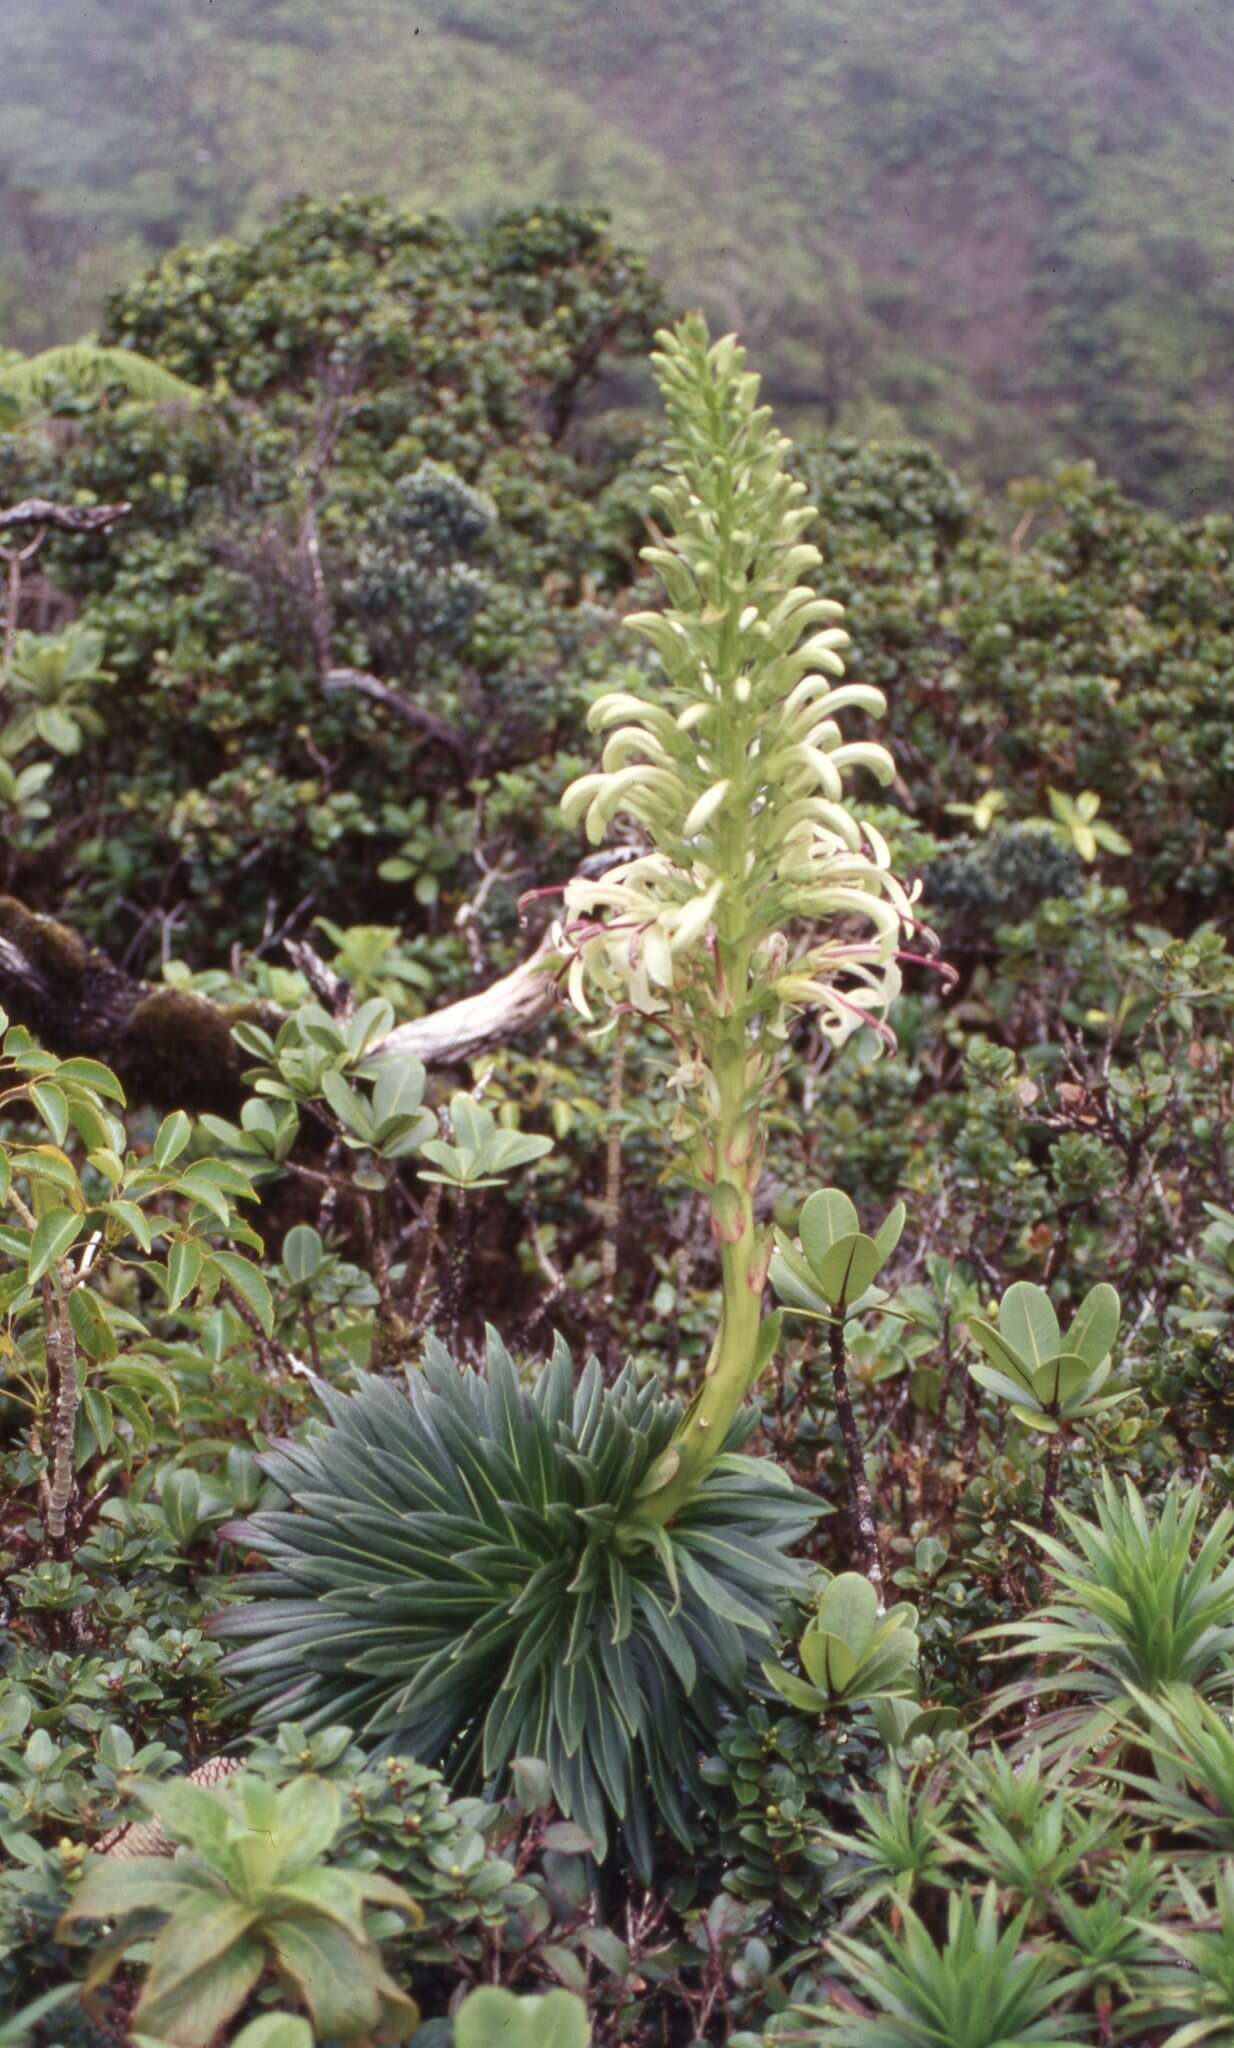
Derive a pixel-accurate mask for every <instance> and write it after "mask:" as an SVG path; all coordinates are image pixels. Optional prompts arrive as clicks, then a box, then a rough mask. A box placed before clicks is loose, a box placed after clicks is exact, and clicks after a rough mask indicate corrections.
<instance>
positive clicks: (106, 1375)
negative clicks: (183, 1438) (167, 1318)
mask: <svg viewBox="0 0 1234 2048" xmlns="http://www.w3.org/2000/svg"><path fill="white" fill-rule="evenodd" d="M6 1027H7V1028H6ZM0 1031H2V1032H3V1034H4V1035H3V1040H2V1043H0V1113H3V1115H4V1116H5V1117H6V1119H9V1120H12V1121H15V1122H16V1121H26V1122H30V1121H34V1122H37V1123H38V1124H40V1125H41V1126H42V1134H41V1135H40V1137H39V1138H26V1139H23V1138H21V1137H10V1136H7V1135H6V1136H3V1137H0V1209H2V1210H3V1211H7V1218H6V1220H5V1221H4V1223H3V1225H2V1226H0V1250H3V1252H4V1253H5V1255H6V1256H7V1258H8V1259H9V1260H10V1262H11V1267H10V1271H9V1272H8V1273H7V1275H6V1276H5V1278H4V1280H3V1281H2V1282H0V1312H2V1313H3V1317H4V1323H5V1331H4V1336H3V1339H2V1341H0V1363H2V1365H3V1376H4V1381H5V1391H6V1393H7V1394H8V1395H9V1396H10V1398H13V1399H15V1400H17V1401H18V1402H20V1403H21V1404H22V1405H23V1406H25V1407H26V1408H28V1409H29V1411H30V1419H31V1429H32V1437H33V1441H34V1443H35V1445H36V1446H37V1447H38V1448H39V1450H40V1453H42V1452H43V1451H44V1450H45V1453H46V1457H47V1471H46V1476H45V1477H44V1479H43V1480H42V1482H41V1485H40V1498H41V1506H42V1511H43V1516H44V1521H45V1526H46V1531H47V1535H48V1537H49V1539H50V1540H51V1542H52V1544H53V1546H55V1547H56V1548H57V1549H58V1550H59V1549H60V1548H61V1547H62V1546H63V1545H64V1543H65V1542H66V1541H67V1538H68V1535H69V1527H70V1521H71V1518H72V1513H73V1508H74V1503H75V1498H76V1478H75V1474H76V1471H77V1469H78V1468H79V1467H80V1466H81V1465H82V1464H83V1463H84V1462H85V1461H86V1460H87V1459H88V1458H90V1457H91V1456H93V1455H94V1454H95V1453H96V1452H100V1453H102V1452H109V1451H114V1452H115V1454H117V1455H122V1454H123V1452H124V1449H125V1447H126V1446H128V1445H129V1444H130V1443H131V1441H132V1438H133V1435H134V1433H135V1434H136V1439H137V1441H139V1442H140V1441H144V1440H148V1437H149V1434H150V1419H149V1411H150V1407H151V1406H154V1407H156V1408H157V1407H171V1408H173V1409H174V1406H175V1402H176V1398H177V1397H176V1389H175V1384H174V1382H173V1381H172V1380H171V1379H170V1378H169V1377H168V1376H167V1374H166V1373H164V1372H163V1371H162V1370H161V1369H160V1367H159V1365H158V1363H157V1362H156V1360H155V1358H154V1357H153V1356H151V1355H149V1354H148V1352H147V1350H146V1344H147V1342H148V1333H147V1330H146V1327H145V1324H144V1323H143V1322H142V1321H141V1320H140V1319H139V1318H138V1317H137V1316H135V1315H133V1314H132V1313H131V1312H130V1311H129V1310H127V1309H125V1308H123V1307H121V1306H120V1305H119V1304H118V1303H117V1302H116V1301H115V1300H113V1299H111V1298H110V1297H109V1294H108V1292H107V1291H106V1287H105V1284H104V1282H105V1276H106V1275H107V1272H108V1269H109V1268H111V1267H113V1266H114V1267H117V1268H119V1267H123V1266H125V1265H129V1264H132V1263H137V1264H139V1266H140V1268H141V1270H143V1271H144V1272H147V1273H148V1274H149V1275H150V1277H151V1278H152V1279H153V1280H154V1281H155V1282H156V1283H157V1284H158V1286H159V1287H160V1289H161V1290H162V1294H163V1297H164V1302H165V1306H166V1309H167V1310H168V1311H169V1312H175V1311H176V1310H177V1309H179V1308H180V1307H181V1305H182V1304H183V1303H184V1302H185V1301H186V1300H187V1299H188V1298H190V1297H192V1296H196V1297H197V1298H199V1299H201V1300H209V1299H211V1298H212V1297H213V1296H214V1295H215V1294H216V1293H217V1292H218V1291H219V1289H220V1288H222V1289H225V1290H229V1291H230V1292H231V1293H232V1295H233V1296H234V1297H235V1298H236V1299H238V1300H239V1301H241V1302H242V1303H243V1304H244V1306H245V1309H246V1311H247V1313H248V1314H249V1315H250V1316H251V1317H252V1318H253V1319H254V1321H255V1323H256V1325H257V1326H258V1328H259V1330H262V1331H265V1332H266V1333H268V1332H269V1330H270V1329H271V1327H272V1322H273V1305H272V1302H271V1299H270V1293H269V1289H268V1287H267V1285H266V1282H265V1280H264V1278H263V1276H262V1274H261V1272H260V1271H259V1269H258V1267H257V1266H256V1265H255V1264H254V1263H253V1262H252V1260H250V1259H247V1258H245V1257H244V1256H243V1255H242V1254H241V1253H239V1252H238V1251H236V1250H235V1249H234V1246H235V1245H236V1244H243V1245H244V1246H245V1247H246V1248H247V1249H250V1250H254V1251H256V1252H257V1253H258V1254H260V1252H261V1250H262V1244H261V1239H260V1238H259V1237H258V1236H257V1235H256V1233H255V1232H254V1231H253V1230H252V1229H251V1227H250V1226H249V1225H248V1224H247V1223H245V1222H244V1221H243V1220H242V1218H241V1216H240V1213H239V1210H238V1206H237V1205H238V1204H239V1203H240V1202H241V1201H243V1200H246V1199H248V1200H251V1199H252V1197H253V1192H254V1191H253V1186H252V1182H251V1180H250V1178H249V1176H248V1174H247V1173H245V1172H244V1171H243V1170H242V1169H241V1168H240V1167H238V1166H236V1165H233V1164H231V1163H230V1162H228V1161H226V1160H221V1159H214V1158H210V1157H208V1156H207V1157H189V1158H187V1159H186V1158H185V1156H184V1155H185V1154H186V1152H187V1150H188V1148H189V1146H190V1143H191V1141H192V1138H193V1126H192V1123H191V1121H190V1119H189V1118H188V1117H187V1116H185V1115H184V1114H183V1113H182V1112H175V1113H173V1114H172V1115H171V1116H168V1117H166V1118H164V1120H163V1122H162V1124H161V1125H160V1126H159V1129H158V1131H157V1133H156V1135H155V1139H154V1143H153V1145H152V1147H151V1150H150V1153H149V1155H148V1156H142V1155H140V1154H138V1153H136V1152H133V1151H129V1150H128V1149H127V1135H126V1131H125V1127H124V1124H123V1122H122V1121H121V1119H120V1118H119V1117H118V1116H117V1115H116V1113H115V1109H116V1106H119V1107H123V1106H124V1091H123V1089H122V1088H121V1086H120V1083H119V1081H118V1080H117V1079H116V1077H115V1075H114V1074H113V1073H112V1072H111V1071H110V1069H109V1068H107V1067H104V1066H102V1065H100V1063H99V1062H98V1061H97V1060H91V1059H69V1060H61V1059H58V1058H56V1057H55V1055H53V1054H51V1053H48V1052H46V1051H44V1050H43V1048H42V1047H41V1046H39V1045H37V1044H36V1043H35V1041H34V1040H33V1039H32V1038H31V1036H30V1034H29V1032H27V1031H26V1030H25V1029H24V1028H23V1027H21V1026H18V1025H13V1026H8V1020H7V1018H5V1017H4V1016H3V1013H0ZM165 1203H171V1204H173V1205H174V1207H173V1210H172V1213H164V1211H163V1207H162V1205H163V1204H165ZM156 1243H157V1244H158V1245H159V1247H160V1248H165V1261H164V1262H162V1263H160V1262H157V1261H156V1260H155V1258H154V1252H155V1247H156Z"/></svg>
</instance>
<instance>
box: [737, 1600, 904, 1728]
mask: <svg viewBox="0 0 1234 2048" xmlns="http://www.w3.org/2000/svg"><path fill="white" fill-rule="evenodd" d="M917 1649H918V1644H917V1610H916V1608H915V1607H913V1606H912V1605H911V1604H910V1603H909V1602H908V1601H902V1602H900V1603H899V1604H898V1605H897V1606H895V1607H893V1608H891V1609H890V1610H889V1611H888V1612H887V1613H885V1614H884V1613H883V1612H882V1611H881V1610H880V1607H879V1600H878V1594H877V1593H876V1591H875V1589H874V1587H873V1586H872V1585H871V1583H870V1581H869V1580H868V1579H863V1578H862V1577H861V1576H860V1574H859V1573H857V1572H841V1573H840V1575H839V1577H838V1578H834V1579H830V1580H829V1581H828V1583H827V1585H826V1586H825V1587H824V1589H823V1592H822V1594H821V1595H820V1597H819V1601H818V1605H817V1607H816V1608H815V1610H814V1614H813V1616H812V1617H811V1619H810V1622H809V1624H808V1626H807V1628H806V1630H805V1633H804V1634H803V1635H802V1637H801V1640H800V1642H799V1644H798V1654H799V1656H800V1658H801V1666H802V1669H803V1671H804V1672H805V1674H806V1680H808V1681H809V1682H808V1683H807V1682H806V1681H804V1680H802V1679H800V1678H796V1677H794V1675H793V1673H792V1672H790V1671H785V1670H784V1669H783V1668H782V1667H781V1666H780V1665H777V1664H764V1666H763V1675H764V1677H765V1678H766V1679H767V1680H768V1682H769V1684H771V1685H773V1686H774V1687H775V1690H776V1691H777V1692H778V1693H779V1694H780V1695H781V1696H782V1698H784V1699H786V1700H787V1701H788V1703H789V1705H790V1706H793V1707H797V1708H799V1709H801V1711H802V1712H804V1713H807V1714H810V1713H813V1714H826V1713H830V1712H831V1711H832V1710H833V1709H834V1708H835V1707H838V1706H846V1707H850V1706H856V1705H858V1704H860V1703H861V1702H863V1701H869V1700H883V1699H903V1698H907V1697H910V1696H911V1695H912V1694H913V1693H914V1692H915V1690H916V1664H917Z"/></svg>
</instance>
